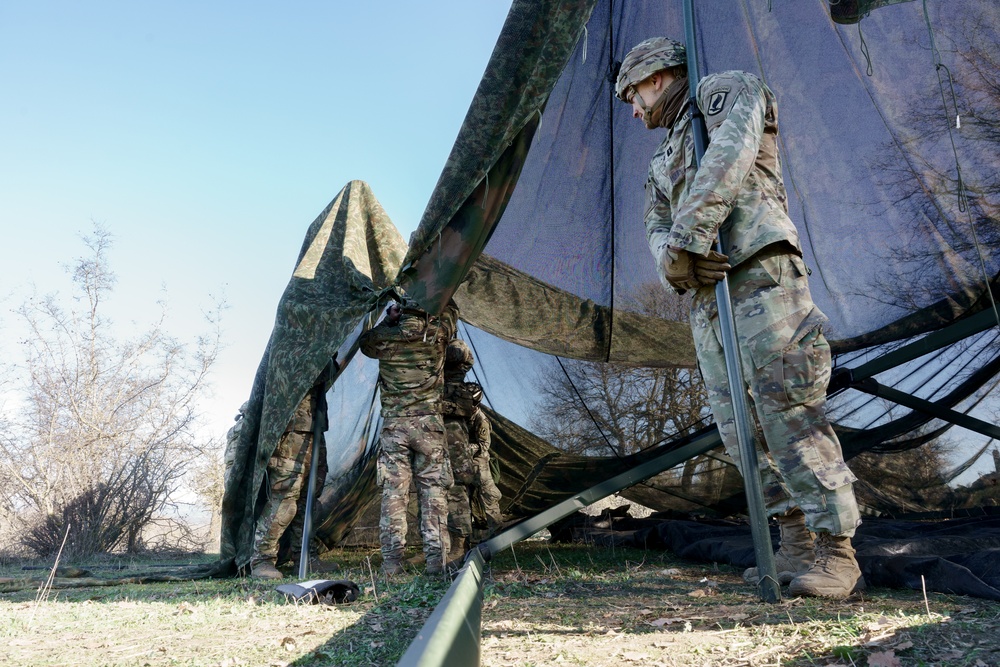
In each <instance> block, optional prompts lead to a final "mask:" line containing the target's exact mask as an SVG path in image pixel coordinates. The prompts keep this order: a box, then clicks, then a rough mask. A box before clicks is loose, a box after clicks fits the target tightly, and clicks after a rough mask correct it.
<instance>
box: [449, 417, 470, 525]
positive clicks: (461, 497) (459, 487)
mask: <svg viewBox="0 0 1000 667" xmlns="http://www.w3.org/2000/svg"><path fill="white" fill-rule="evenodd" d="M444 426H445V435H446V438H447V441H448V460H449V461H450V462H451V473H452V476H453V483H452V485H451V487H450V488H449V489H448V532H449V533H451V536H450V539H451V541H452V542H455V541H456V540H459V541H462V542H465V541H467V540H468V539H469V538H471V537H472V504H471V500H470V498H471V494H472V491H473V489H472V486H473V484H475V483H476V481H477V479H476V474H475V473H476V471H475V468H474V462H473V459H472V447H471V445H470V444H469V429H468V425H467V424H466V421H465V418H464V417H463V418H461V419H445V422H444Z"/></svg>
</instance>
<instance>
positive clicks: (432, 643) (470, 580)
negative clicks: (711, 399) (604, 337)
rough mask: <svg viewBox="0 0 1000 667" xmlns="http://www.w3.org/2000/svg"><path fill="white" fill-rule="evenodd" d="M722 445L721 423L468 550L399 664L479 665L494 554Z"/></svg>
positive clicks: (426, 666) (428, 666)
mask: <svg viewBox="0 0 1000 667" xmlns="http://www.w3.org/2000/svg"><path fill="white" fill-rule="evenodd" d="M721 445H722V438H721V437H720V436H719V432H718V430H717V429H714V428H713V429H711V430H709V431H706V432H705V433H704V434H702V435H700V436H696V437H695V438H694V439H693V440H692V441H691V442H689V443H687V444H686V445H682V446H680V447H678V448H677V449H674V450H671V451H669V452H666V453H665V454H663V455H661V456H658V457H657V458H655V459H652V460H651V461H647V462H646V463H643V464H642V465H640V466H637V467H635V468H632V469H631V470H627V471H625V472H623V473H621V474H620V475H617V476H615V477H612V478H611V479H609V480H607V481H606V482H602V483H601V484H598V485H596V486H592V487H591V488H589V489H587V490H586V491H581V492H580V493H578V494H576V495H575V496H573V497H572V498H569V499H567V500H564V501H562V502H561V503H559V504H557V505H554V506H553V507H550V508H549V509H547V510H545V511H544V512H542V513H540V514H538V515H536V516H533V517H531V518H530V519H526V520H525V521H522V522H521V523H519V524H517V525H516V526H512V527H511V528H508V529H507V530H505V531H504V532H502V533H500V534H499V535H496V536H494V537H493V538H491V539H489V540H487V541H486V542H483V543H482V544H480V545H479V546H478V547H477V548H475V549H473V550H472V551H470V552H469V554H468V555H467V556H466V558H465V564H464V565H463V566H462V569H461V570H459V573H458V577H457V578H456V579H455V583H453V584H452V585H451V588H449V589H448V592H447V593H446V594H445V596H444V597H443V598H442V599H441V602H440V603H438V606H437V607H436V608H435V609H434V613H433V614H431V616H430V618H428V619H427V622H426V623H424V626H423V627H422V628H421V629H420V633H419V634H417V638H416V639H414V640H413V643H412V644H410V647H409V648H408V649H407V650H406V653H405V654H403V657H402V658H401V659H400V661H399V662H398V663H396V664H397V666H398V667H418V666H419V667H446V666H448V665H464V666H468V667H476V666H477V665H479V659H480V647H479V638H480V631H481V623H482V604H483V592H482V586H483V571H484V569H485V566H486V562H487V561H489V560H490V559H491V558H492V556H493V554H496V553H499V552H501V551H503V550H504V549H507V548H509V547H510V546H512V545H514V544H516V543H517V542H520V541H521V540H524V539H526V538H529V537H531V536H532V535H534V534H535V533H537V532H539V531H540V530H543V529H545V528H548V527H549V526H551V525H552V524H553V523H555V522H556V521H559V520H560V519H564V518H566V517H567V516H569V515H570V514H573V513H574V512H576V511H577V510H579V509H582V508H584V507H587V506H588V505H592V504H593V503H596V502H597V501H598V500H602V499H604V498H607V497H608V496H610V495H611V494H613V493H617V492H619V491H621V490H622V489H627V488H628V487H630V486H633V485H635V484H638V483H639V482H642V481H643V480H646V479H649V478H650V477H652V476H653V475H657V474H659V473H661V472H663V471H665V470H669V469H670V468H673V467H674V466H675V465H678V464H680V463H683V462H684V461H687V460H688V459H690V458H692V457H695V456H698V455H700V454H704V453H705V452H708V451H709V450H712V449H715V448H716V447H719V446H721Z"/></svg>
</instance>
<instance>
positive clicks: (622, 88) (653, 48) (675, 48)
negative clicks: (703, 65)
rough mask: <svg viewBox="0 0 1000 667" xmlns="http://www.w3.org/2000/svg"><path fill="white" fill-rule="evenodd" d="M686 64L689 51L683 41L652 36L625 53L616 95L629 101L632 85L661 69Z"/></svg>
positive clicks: (622, 99) (616, 85) (623, 100)
mask: <svg viewBox="0 0 1000 667" xmlns="http://www.w3.org/2000/svg"><path fill="white" fill-rule="evenodd" d="M686 64H687V51H686V50H685V48H684V45H683V44H682V43H680V42H678V41H676V40H673V39H669V38H667V37H650V38H649V39H647V40H644V41H642V42H639V43H638V44H636V45H635V46H633V47H632V50H631V51H629V52H628V53H627V54H626V55H625V60H623V61H622V66H621V69H620V70H618V81H617V82H616V83H615V95H616V96H617V97H618V99H620V100H621V101H622V102H628V101H629V100H628V89H629V88H630V87H632V86H634V85H636V84H638V83H639V82H641V81H644V80H645V79H647V78H649V77H651V76H652V75H654V74H656V73H657V72H659V71H660V70H665V69H668V68H670V67H676V66H677V65H686Z"/></svg>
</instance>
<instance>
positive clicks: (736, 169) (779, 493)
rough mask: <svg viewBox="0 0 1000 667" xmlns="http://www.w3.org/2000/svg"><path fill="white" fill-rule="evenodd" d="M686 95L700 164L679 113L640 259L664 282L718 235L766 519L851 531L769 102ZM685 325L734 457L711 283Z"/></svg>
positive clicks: (727, 80)
mask: <svg viewBox="0 0 1000 667" xmlns="http://www.w3.org/2000/svg"><path fill="white" fill-rule="evenodd" d="M697 99H698V106H699V108H701V109H702V111H703V113H704V114H705V120H706V124H707V126H708V131H709V136H710V138H711V141H710V144H709V146H708V148H707V150H706V152H705V155H704V158H703V160H702V163H701V167H700V168H698V167H696V164H695V155H694V137H693V133H692V130H691V119H690V111H689V109H688V108H687V105H685V106H684V107H683V108H682V109H681V111H680V113H679V114H678V115H677V116H676V117H675V118H673V119H671V118H663V119H662V123H663V124H664V125H665V126H666V127H667V128H668V133H667V137H666V138H665V139H664V141H663V143H662V144H661V145H660V147H659V148H658V149H657V151H656V153H655V155H654V156H653V159H652V161H651V162H650V165H649V178H648V181H647V183H646V192H647V206H646V213H645V224H646V237H647V240H648V242H649V248H650V251H651V252H652V253H653V256H654V257H655V258H656V260H657V267H658V269H659V270H660V276H661V279H663V280H664V283H665V284H666V279H665V274H664V271H663V267H662V264H663V263H662V261H661V257H662V255H663V253H664V252H665V251H666V249H667V247H668V246H670V247H672V248H680V249H683V250H686V251H688V252H690V253H692V254H694V255H701V256H705V255H707V254H708V253H709V251H710V250H711V249H712V247H713V245H714V243H715V238H716V236H717V234H718V233H719V232H720V231H721V234H722V238H723V242H724V244H725V245H724V248H723V252H724V253H726V254H728V256H729V262H730V263H731V264H732V266H733V267H734V268H733V269H732V270H731V271H730V272H729V286H730V291H731V294H732V301H733V311H734V317H735V320H736V334H737V338H738V341H739V347H740V349H739V353H740V356H741V364H742V367H743V372H744V380H745V381H746V382H747V384H748V387H747V390H748V391H749V393H750V397H751V399H752V408H753V413H754V417H755V420H756V424H755V426H756V429H757V431H758V433H757V435H758V437H757V447H758V456H759V458H760V461H761V469H762V472H763V484H764V494H765V500H766V502H767V507H768V511H769V514H771V515H784V514H786V513H788V512H789V511H790V510H791V509H792V508H793V507H795V506H798V507H800V508H801V509H802V510H803V511H804V512H805V514H806V522H807V525H808V526H809V528H810V529H812V530H814V531H819V532H827V533H830V534H833V535H845V536H850V535H853V533H854V529H855V528H856V527H857V525H858V524H859V523H860V514H859V512H858V507H857V503H856V501H855V498H854V492H853V489H852V483H853V482H854V481H855V477H854V475H853V474H852V473H851V471H850V469H848V467H847V465H846V464H845V463H844V459H843V454H842V453H841V448H840V443H839V442H838V440H837V437H836V435H835V434H834V432H833V429H832V428H831V427H830V424H829V422H828V421H827V418H826V387H827V384H828V382H829V379H830V348H829V345H828V344H827V342H826V339H825V337H824V335H823V331H822V325H823V323H824V322H825V321H826V317H825V316H824V315H823V313H822V312H820V310H819V309H818V308H817V307H816V306H815V304H814V303H813V302H812V298H811V296H810V294H809V285H808V279H807V273H808V272H807V270H806V267H805V264H804V263H803V261H802V257H801V255H802V252H801V250H800V247H799V240H798V234H797V232H796V230H795V227H794V225H793V224H792V222H791V220H790V219H789V217H788V212H787V203H786V195H785V188H784V183H783V181H782V174H781V162H780V157H779V154H778V145H777V134H778V109H777V104H776V103H775V99H774V95H773V94H772V92H771V91H770V90H769V89H768V88H767V86H765V85H764V83H763V82H762V81H760V79H758V78H757V77H755V76H753V75H752V74H748V73H746V72H723V73H720V74H711V75H708V76H706V77H705V78H704V79H703V80H702V81H701V82H700V84H699V86H698V93H697ZM691 329H692V332H693V334H694V341H695V347H696V350H697V353H698V363H699V367H700V369H701V373H702V376H703V378H704V380H705V384H706V386H707V387H708V391H709V402H710V403H711V406H712V412H713V414H714V415H715V418H716V421H717V423H718V424H719V427H720V430H721V432H722V437H723V441H724V442H725V445H726V450H727V451H728V452H729V454H730V455H731V456H732V457H733V458H734V459H737V460H739V451H738V446H737V442H736V435H735V427H734V421H733V412H732V405H731V402H730V400H729V382H728V376H727V374H726V366H725V360H724V357H723V353H722V346H721V344H720V342H719V341H720V333H719V322H718V313H717V305H716V301H715V289H714V286H712V285H707V286H704V287H701V288H699V289H697V290H696V291H695V294H694V300H693V303H692V309H691ZM761 435H763V441H764V443H766V447H767V449H768V450H769V455H768V454H766V453H765V452H764V451H762V450H761V445H762V444H764V443H762V442H761V438H760V436H761ZM789 496H790V497H789Z"/></svg>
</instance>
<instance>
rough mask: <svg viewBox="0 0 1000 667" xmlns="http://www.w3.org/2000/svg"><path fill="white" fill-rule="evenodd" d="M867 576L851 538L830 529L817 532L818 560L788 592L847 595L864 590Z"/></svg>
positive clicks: (824, 596) (790, 593)
mask: <svg viewBox="0 0 1000 667" xmlns="http://www.w3.org/2000/svg"><path fill="white" fill-rule="evenodd" d="M864 589H865V579H864V577H862V576H861V569H860V568H859V567H858V561H857V560H855V558H854V547H852V546H851V538H849V537H846V536H843V535H831V534H830V533H817V534H816V561H815V562H814V563H813V564H812V567H810V568H809V570H808V571H807V572H805V573H803V574H800V575H799V576H797V577H795V579H793V580H792V583H791V585H789V587H788V594H789V595H795V596H800V595H801V596H808V597H820V598H846V597H847V596H848V595H850V594H851V593H855V592H857V591H863V590H864Z"/></svg>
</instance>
